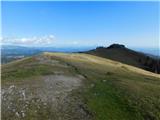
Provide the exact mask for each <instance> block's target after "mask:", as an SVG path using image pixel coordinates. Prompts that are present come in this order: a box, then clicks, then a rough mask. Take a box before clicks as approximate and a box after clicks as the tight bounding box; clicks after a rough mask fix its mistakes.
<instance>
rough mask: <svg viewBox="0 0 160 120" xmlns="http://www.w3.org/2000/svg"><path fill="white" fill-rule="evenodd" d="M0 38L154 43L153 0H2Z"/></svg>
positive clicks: (29, 42)
mask: <svg viewBox="0 0 160 120" xmlns="http://www.w3.org/2000/svg"><path fill="white" fill-rule="evenodd" d="M1 6H2V7H1V11H2V13H1V16H2V36H1V43H2V44H12V45H23V46H58V47H66V46H69V47H73V46H74V47H84V46H85V47H87V46H108V45H110V44H112V43H119V44H124V45H126V46H128V47H143V48H147V47H148V48H149V47H150V48H158V47H159V45H160V43H159V17H158V16H159V15H160V14H159V3H158V2H127V1H126V2H118V1H117V2H104V1H103V2H98V1H94V2H91V1H90V2H89V1H88V2H86V1H83V2H82V1H81V2H80V1H79V2H64V1H63V2H62V1H61V2H53V1H48V2H44V1H41V2H38V1H35V2H31V1H30V2H24V1H21V2H18V1H17V2H9V1H8V2H7V1H6V2H5V1H3V2H2V4H1Z"/></svg>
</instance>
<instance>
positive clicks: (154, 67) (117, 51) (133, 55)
mask: <svg viewBox="0 0 160 120" xmlns="http://www.w3.org/2000/svg"><path fill="white" fill-rule="evenodd" d="M85 53H88V54H91V55H96V56H100V57H104V58H108V59H111V60H115V61H119V62H122V63H125V64H128V65H132V66H135V67H139V68H142V69H145V70H148V71H151V72H155V73H160V59H159V58H153V57H150V56H148V55H146V54H143V53H140V52H136V51H133V50H131V49H128V48H126V47H125V46H124V45H120V44H112V45H110V46H109V47H107V48H105V47H98V48H96V49H94V50H90V51H86V52H85Z"/></svg>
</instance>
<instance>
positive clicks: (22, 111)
mask: <svg viewBox="0 0 160 120" xmlns="http://www.w3.org/2000/svg"><path fill="white" fill-rule="evenodd" d="M38 60H39V61H40V64H41V63H43V64H44V63H46V64H48V63H49V64H52V65H54V64H55V65H59V66H61V67H70V66H67V65H66V64H65V65H63V64H60V63H59V61H55V60H51V59H48V58H41V57H39V58H38ZM27 79H29V78H27ZM84 79H85V78H84V77H83V76H81V75H78V74H77V75H74V76H73V75H67V74H65V73H63V71H62V72H61V71H58V73H57V74H54V75H45V76H40V77H37V78H34V80H25V81H22V82H21V83H19V84H16V83H15V84H14V82H12V83H13V84H10V85H8V86H3V85H2V90H1V95H2V120H22V119H23V120H89V119H90V118H91V116H90V114H89V112H88V111H87V109H86V108H85V105H84V103H83V102H82V101H81V99H80V98H79V97H78V96H77V95H73V94H72V93H73V91H76V90H77V89H79V88H80V87H81V86H82V85H83V80H84Z"/></svg>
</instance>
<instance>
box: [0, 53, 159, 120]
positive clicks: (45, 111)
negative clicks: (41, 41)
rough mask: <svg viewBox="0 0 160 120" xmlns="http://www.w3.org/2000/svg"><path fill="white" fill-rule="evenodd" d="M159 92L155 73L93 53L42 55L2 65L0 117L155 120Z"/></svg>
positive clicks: (157, 76)
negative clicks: (93, 54)
mask: <svg viewBox="0 0 160 120" xmlns="http://www.w3.org/2000/svg"><path fill="white" fill-rule="evenodd" d="M159 91H160V79H159V75H158V74H154V73H150V72H147V71H144V70H141V69H138V68H135V67H132V66H129V65H125V64H121V63H119V62H115V61H111V60H107V59H104V58H100V57H95V56H92V55H86V54H64V53H44V54H42V55H39V56H34V57H32V58H26V59H24V60H21V61H18V62H16V63H14V62H13V63H10V64H6V65H4V66H2V103H4V104H3V106H2V118H4V119H12V120H13V119H15V120H18V119H22V118H23V119H26V120H30V119H33V120H37V119H38V120H39V119H40V120H41V119H43V120H44V119H46V120H49V119H51V120H72V119H73V120H75V119H76V120H85V119H86V120H89V119H95V120H159V119H160V92H159ZM17 101H18V102H17ZM25 106H27V107H25ZM6 113H7V114H6Z"/></svg>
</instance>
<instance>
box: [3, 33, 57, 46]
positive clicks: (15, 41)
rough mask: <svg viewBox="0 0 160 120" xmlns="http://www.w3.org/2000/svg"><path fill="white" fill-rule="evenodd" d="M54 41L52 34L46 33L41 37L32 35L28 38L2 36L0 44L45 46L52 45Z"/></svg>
mask: <svg viewBox="0 0 160 120" xmlns="http://www.w3.org/2000/svg"><path fill="white" fill-rule="evenodd" d="M54 42H55V36H54V35H46V36H42V37H37V36H33V37H30V38H2V39H1V44H10V45H23V46H47V45H53V44H54Z"/></svg>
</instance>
